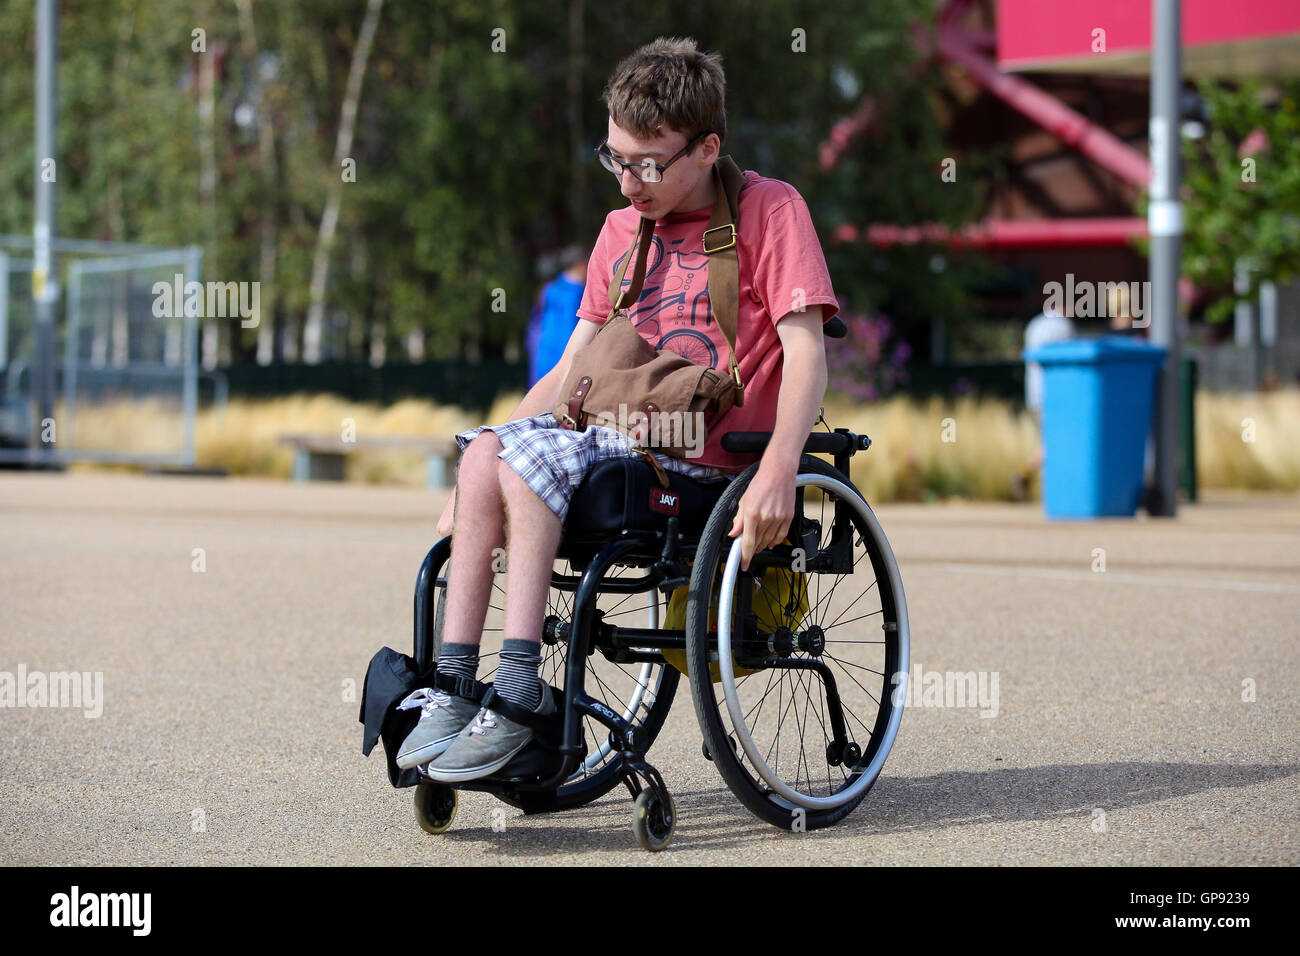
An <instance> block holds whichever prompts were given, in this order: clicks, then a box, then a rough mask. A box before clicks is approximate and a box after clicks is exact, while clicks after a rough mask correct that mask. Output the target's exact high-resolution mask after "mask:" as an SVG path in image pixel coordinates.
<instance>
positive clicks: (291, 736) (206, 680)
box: [0, 473, 1300, 866]
mask: <svg viewBox="0 0 1300 956" xmlns="http://www.w3.org/2000/svg"><path fill="white" fill-rule="evenodd" d="M443 502H444V497H443V496H442V495H436V494H433V493H429V492H425V491H417V490H408V489H391V488H368V487H359V486H350V485H349V486H343V485H328V484H316V485H311V486H306V487H302V486H293V485H289V484H281V483H274V482H263V481H243V480H218V479H202V478H163V477H128V476H119V475H36V474H15V473H4V474H0V681H2V680H3V679H4V678H3V672H8V673H10V674H15V675H16V674H17V672H18V668H19V666H20V665H21V666H22V667H23V668H24V669H25V670H26V671H27V672H29V673H30V672H34V671H40V672H62V671H74V670H75V671H78V672H92V673H93V672H99V673H102V674H103V699H102V715H101V716H99V717H97V718H88V717H86V716H85V714H84V712H83V711H82V710H77V709H72V708H50V707H44V708H40V707H37V708H33V707H23V708H18V707H11V706H5V707H0V736H2V738H3V741H4V747H3V749H0V863H7V864H38V863H39V864H63V863H77V864H92V865H94V864H128V865H129V864H146V863H147V864H168V863H184V864H254V865H265V864H289V863H306V864H396V865H412V864H435V863H444V864H445V863H451V864H456V863H490V864H512V863H537V864H554V863H558V864H566V863H596V864H605V863H612V864H618V865H670V864H673V863H706V864H723V865H726V864H749V863H770V864H787V863H819V864H837V863H860V864H871V865H897V864H902V865H907V864H921V863H939V864H1051V865H1062V866H1066V865H1079V864H1085V865H1086V864H1192V865H1201V864H1289V865H1295V864H1297V863H1300V788H1297V785H1296V784H1297V773H1298V772H1300V743H1298V741H1300V502H1298V501H1297V500H1295V499H1294V498H1279V497H1264V496H1248V497H1247V496H1225V495H1211V496H1209V500H1208V501H1206V502H1205V503H1202V504H1200V505H1197V506H1194V507H1184V508H1183V510H1182V512H1181V514H1180V516H1179V517H1178V518H1177V519H1175V520H1161V521H1157V520H1151V519H1144V518H1138V519H1136V520H1133V521H1105V522H1097V523H1087V524H1049V523H1047V522H1046V521H1045V520H1044V519H1043V517H1042V515H1041V511H1040V510H1039V509H1038V508H1037V507H1036V506H1033V505H1023V506H1015V505H984V504H978V505H977V504H956V505H934V506H912V505H904V506H883V507H880V508H878V509H877V514H878V516H879V518H880V520H881V523H882V524H883V526H884V528H885V531H886V532H887V534H888V535H889V537H890V540H891V542H892V543H893V546H894V549H895V552H896V554H897V556H898V560H899V564H900V566H901V569H902V573H903V579H904V583H905V586H906V591H907V601H908V608H909V612H910V617H911V629H912V659H913V667H914V668H915V667H916V666H917V665H919V666H920V667H921V668H922V670H923V671H925V672H929V671H940V672H942V671H949V670H951V671H960V672H966V671H977V672H981V671H982V672H986V673H987V674H990V675H991V674H992V673H993V672H996V673H997V675H998V681H999V683H998V688H999V698H998V706H997V714H996V716H981V715H980V710H979V708H977V707H969V706H968V707H955V706H932V705H931V706H916V707H909V708H908V709H907V711H906V713H905V716H904V719H903V724H902V730H901V732H900V734H899V737H898V740H897V743H896V744H895V747H894V750H893V753H892V754H891V756H890V758H889V761H888V762H887V763H886V765H885V768H884V773H883V775H882V777H881V779H880V781H879V783H878V784H877V785H876V787H875V789H874V790H873V791H872V792H871V793H870V794H869V795H868V796H867V798H866V800H865V801H864V802H863V803H862V805H861V806H859V807H858V809H857V810H855V811H854V812H853V813H852V814H851V815H850V816H849V817H848V818H847V819H846V820H845V821H844V822H842V823H840V824H839V825H837V826H835V827H833V828H830V829H827V830H819V831H816V832H812V833H802V834H800V833H787V832H784V831H779V830H777V829H775V828H773V827H771V826H769V825H767V824H765V823H762V822H760V821H758V820H757V819H756V818H754V817H752V816H751V815H750V814H749V813H748V811H746V810H745V809H744V808H743V807H741V806H740V804H739V803H738V802H737V801H736V799H735V798H734V797H733V796H732V794H731V793H730V791H728V790H727V789H726V787H725V785H724V784H723V783H722V781H721V779H720V778H719V777H718V775H717V773H716V771H715V769H714V768H713V766H712V765H711V764H709V763H708V762H706V761H705V760H704V758H703V756H702V755H701V753H700V734H699V729H698V727H697V726H696V723H695V714H694V711H693V709H692V706H691V702H690V695H689V691H688V689H687V687H686V684H685V682H684V681H683V684H682V688H681V690H680V691H679V696H678V699H677V702H676V704H675V706H674V708H673V711H672V714H671V716H670V718H669V723H668V726H667V727H666V729H665V731H664V733H663V735H662V736H661V738H660V740H659V741H658V742H657V743H656V745H655V747H654V749H653V750H652V751H651V758H652V760H653V761H654V763H655V764H656V766H658V768H659V769H660V770H661V772H662V773H663V775H664V777H665V780H666V782H667V784H668V786H669V787H670V788H671V790H672V792H673V794H674V796H675V798H676V801H677V806H678V810H679V814H680V822H679V824H678V827H677V833H676V838H675V841H674V843H673V845H672V846H671V847H670V848H669V849H668V850H667V851H666V852H664V853H660V854H653V855H652V854H648V853H645V852H644V851H642V850H640V849H639V848H638V847H637V845H636V843H635V841H634V839H633V836H632V832H631V826H630V823H631V802H630V800H629V799H628V797H627V794H626V793H625V792H624V791H622V790H619V791H615V792H613V793H611V794H610V795H608V796H606V797H605V798H603V799H601V800H599V801H597V802H596V803H594V804H592V805H590V806H587V807H585V808H582V809H579V810H576V811H572V812H569V813H565V814H559V815H551V816H532V817H525V816H523V815H522V814H521V813H519V812H518V811H515V810H514V809H512V808H508V807H505V806H504V804H501V803H499V802H497V801H496V800H495V799H494V798H492V797H490V796H487V795H484V794H478V793H469V794H464V795H463V796H462V801H461V805H460V811H459V815H458V817H457V819H456V822H455V824H454V826H453V828H452V830H451V831H450V832H449V833H447V834H446V835H444V836H441V837H433V836H428V835H426V834H424V833H423V832H422V831H421V830H420V829H419V828H418V827H417V826H416V824H415V821H414V818H413V815H412V811H411V799H410V793H409V791H400V792H399V791H394V790H393V789H392V788H391V787H390V786H389V785H388V781H387V778H386V776H385V773H384V765H383V757H382V754H381V753H379V752H378V751H376V752H375V753H374V754H372V756H371V757H370V758H368V759H367V758H365V757H363V756H362V755H361V753H360V741H361V726H360V724H359V723H357V703H356V701H355V698H353V699H349V697H350V694H349V684H348V682H349V681H352V682H355V685H358V686H356V688H355V693H356V694H358V695H359V692H360V688H359V685H360V683H361V678H362V677H363V675H364V672H365V667H366V663H367V661H368V660H369V658H370V656H371V654H372V653H373V652H374V651H375V650H376V649H377V648H378V647H380V646H381V645H383V644H388V645H391V646H393V647H396V648H398V649H400V650H403V651H409V649H410V641H411V636H410V634H411V623H410V616H411V592H412V586H413V583H414V578H415V572H416V569H417V567H418V565H419V563H420V560H421V558H422V557H423V555H424V552H425V551H426V550H427V548H428V546H429V545H430V544H431V543H432V541H433V540H434V537H435V532H434V529H433V526H434V522H435V520H436V518H437V515H438V514H439V512H440V511H441V508H442V505H443ZM195 549H202V552H201V555H197V556H196V552H195ZM1096 549H1103V550H1104V558H1105V570H1104V571H1100V570H1094V569H1095V568H1099V566H1100V565H1099V558H1100V555H1099V553H1098V552H1097V551H1096ZM200 557H201V559H202V561H203V563H204V567H205V569H204V570H203V571H202V572H199V571H196V570H195V564H196V561H198V560H199V558H200ZM1250 697H1253V699H1245V698H1250ZM923 703H924V701H923ZM499 808H504V809H505V814H504V816H502V815H501V814H499V813H498V814H497V815H496V817H495V819H494V816H493V810H494V809H499ZM494 822H495V823H496V824H497V827H496V828H495V829H494V827H493V823H494Z"/></svg>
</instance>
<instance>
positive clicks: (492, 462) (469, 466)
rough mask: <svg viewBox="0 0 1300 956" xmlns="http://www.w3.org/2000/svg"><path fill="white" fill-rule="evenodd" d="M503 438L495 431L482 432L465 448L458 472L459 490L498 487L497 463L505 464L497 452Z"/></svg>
mask: <svg viewBox="0 0 1300 956" xmlns="http://www.w3.org/2000/svg"><path fill="white" fill-rule="evenodd" d="M501 448H502V445H501V439H499V438H497V436H496V434H495V433H493V432H481V433H480V434H479V435H478V436H477V437H476V438H475V439H474V440H473V441H471V442H470V443H469V445H468V446H467V447H466V448H465V454H463V455H462V456H461V458H460V467H459V469H458V470H457V472H456V489H457V492H458V493H459V492H461V491H468V492H471V493H473V492H476V491H491V490H493V489H494V488H496V487H497V465H499V464H504V462H502V461H501V459H499V458H497V454H498V453H499V452H500V451H501Z"/></svg>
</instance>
